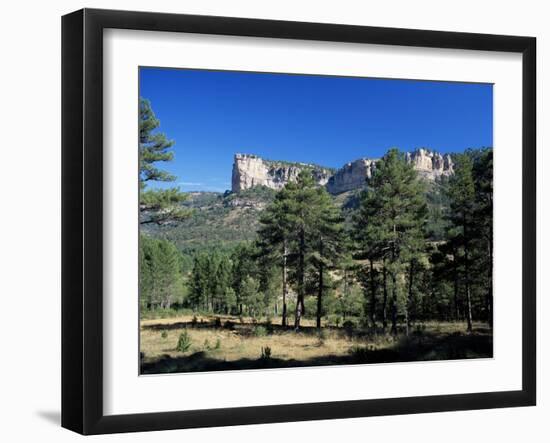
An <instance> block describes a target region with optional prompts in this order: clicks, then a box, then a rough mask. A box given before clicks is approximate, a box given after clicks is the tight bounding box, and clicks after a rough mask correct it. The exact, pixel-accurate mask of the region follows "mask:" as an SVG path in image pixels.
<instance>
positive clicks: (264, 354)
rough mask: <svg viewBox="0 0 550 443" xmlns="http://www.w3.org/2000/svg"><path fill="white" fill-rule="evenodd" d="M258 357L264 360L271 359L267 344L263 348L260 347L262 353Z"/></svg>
mask: <svg viewBox="0 0 550 443" xmlns="http://www.w3.org/2000/svg"><path fill="white" fill-rule="evenodd" d="M260 359H261V360H264V361H267V360H271V348H270V347H269V346H266V347H265V348H264V347H262V354H261V355H260Z"/></svg>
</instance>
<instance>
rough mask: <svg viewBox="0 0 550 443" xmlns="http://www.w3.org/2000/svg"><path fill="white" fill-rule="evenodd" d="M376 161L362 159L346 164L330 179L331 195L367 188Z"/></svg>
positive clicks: (328, 189)
mask: <svg viewBox="0 0 550 443" xmlns="http://www.w3.org/2000/svg"><path fill="white" fill-rule="evenodd" d="M375 164H376V160H371V159H368V158H361V159H359V160H355V161H353V162H350V163H346V164H345V165H344V166H343V167H342V168H340V169H338V171H336V173H335V174H334V175H333V176H332V177H330V178H329V180H328V183H327V191H328V192H330V193H331V194H341V193H342V192H346V191H351V190H353V189H359V188H362V187H363V186H365V184H366V182H367V180H368V179H370V178H371V177H372V173H373V171H374V167H375Z"/></svg>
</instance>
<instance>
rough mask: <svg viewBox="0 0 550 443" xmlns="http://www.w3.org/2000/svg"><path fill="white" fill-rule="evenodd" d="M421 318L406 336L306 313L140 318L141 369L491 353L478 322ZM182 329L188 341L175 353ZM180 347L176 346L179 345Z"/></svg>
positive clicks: (291, 364)
mask: <svg viewBox="0 0 550 443" xmlns="http://www.w3.org/2000/svg"><path fill="white" fill-rule="evenodd" d="M465 331H466V325H465V324H463V323H424V324H422V325H418V326H417V327H414V328H413V332H412V333H411V334H410V335H409V336H408V337H407V336H404V335H398V336H397V337H392V336H390V335H385V334H377V335H375V334H372V333H368V332H367V331H363V330H360V329H353V330H351V329H349V328H348V329H345V328H342V327H340V328H336V327H333V326H332V327H324V328H323V329H322V330H321V333H318V331H317V330H316V329H315V327H314V320H308V319H305V321H304V322H303V327H302V329H301V331H300V332H294V331H293V330H292V329H283V328H282V327H281V326H280V319H279V320H278V319H273V324H270V323H269V322H266V321H265V319H264V320H263V321H259V322H258V323H254V322H253V321H252V319H242V320H241V319H239V318H238V317H230V316H198V315H197V316H192V315H180V316H178V317H174V318H158V319H147V320H142V321H141V331H140V334H141V352H142V372H143V373H160V372H190V371H215V370H227V369H255V368H266V367H268V368H276V367H294V366H319V365H334V364H354V363H356V364H357V363H381V362H402V361H415V360H442V359H462V358H480V357H491V356H492V334H491V331H490V330H489V329H488V328H487V325H485V324H482V323H477V324H475V327H474V332H473V333H472V334H466V332H465ZM182 334H185V336H186V340H187V339H188V340H189V343H190V344H189V346H188V347H186V351H185V352H181V351H178V350H177V349H178V343H180V344H181V336H182ZM180 349H182V348H181V346H180Z"/></svg>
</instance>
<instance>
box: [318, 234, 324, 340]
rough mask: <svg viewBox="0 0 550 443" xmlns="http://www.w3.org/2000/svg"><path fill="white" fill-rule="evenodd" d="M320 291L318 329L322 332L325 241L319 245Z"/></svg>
mask: <svg viewBox="0 0 550 443" xmlns="http://www.w3.org/2000/svg"><path fill="white" fill-rule="evenodd" d="M319 256H320V262H319V283H318V284H319V289H318V293H317V329H319V330H321V315H322V310H323V301H322V298H323V239H321V241H320V243H319Z"/></svg>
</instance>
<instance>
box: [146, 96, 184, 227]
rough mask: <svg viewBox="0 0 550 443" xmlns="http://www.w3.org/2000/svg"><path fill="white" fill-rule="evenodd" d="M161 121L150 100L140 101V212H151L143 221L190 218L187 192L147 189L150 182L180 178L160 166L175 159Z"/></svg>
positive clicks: (170, 141)
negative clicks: (186, 206) (186, 205)
mask: <svg viewBox="0 0 550 443" xmlns="http://www.w3.org/2000/svg"><path fill="white" fill-rule="evenodd" d="M159 126H160V121H159V120H158V119H157V118H156V117H155V114H154V112H153V109H152V107H151V103H150V102H149V100H147V99H144V98H140V101H139V184H140V211H141V212H142V213H144V214H145V213H146V214H147V215H146V216H144V217H142V219H141V223H142V224H144V223H163V222H166V221H168V220H178V219H183V218H187V217H188V216H189V211H188V210H186V209H183V208H182V207H181V203H182V202H183V201H185V199H186V197H187V196H186V194H184V193H182V192H180V191H179V189H178V188H177V187H175V188H170V189H146V187H147V184H148V183H149V182H173V181H175V179H176V177H175V176H174V175H172V174H169V173H168V172H166V171H164V170H162V169H160V168H159V167H158V166H157V164H158V163H159V162H169V161H172V160H173V158H174V152H173V151H172V146H173V145H174V141H173V140H168V139H167V138H166V135H165V134H164V133H162V132H157V129H158V127H159Z"/></svg>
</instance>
